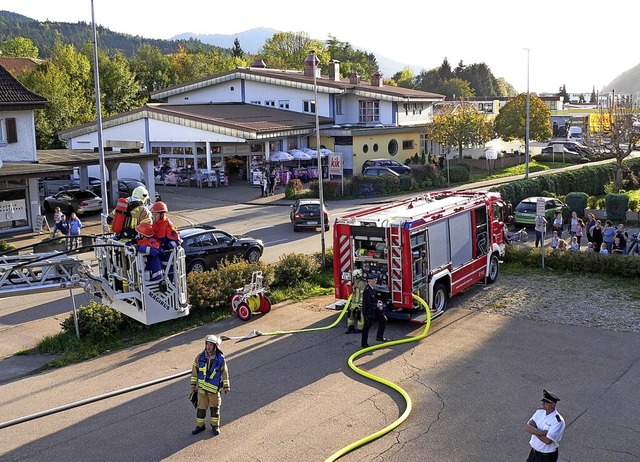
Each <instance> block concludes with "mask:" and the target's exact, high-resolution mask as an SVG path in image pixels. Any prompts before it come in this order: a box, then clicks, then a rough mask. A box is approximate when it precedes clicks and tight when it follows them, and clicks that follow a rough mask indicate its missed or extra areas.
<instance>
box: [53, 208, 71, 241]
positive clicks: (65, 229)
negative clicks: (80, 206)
mask: <svg viewBox="0 0 640 462" xmlns="http://www.w3.org/2000/svg"><path fill="white" fill-rule="evenodd" d="M53 236H54V237H60V236H62V238H63V239H64V242H65V244H64V246H65V248H67V246H68V244H67V236H69V222H68V221H67V217H66V216H65V214H64V213H62V214H60V221H59V222H57V223H56V226H55V228H53Z"/></svg>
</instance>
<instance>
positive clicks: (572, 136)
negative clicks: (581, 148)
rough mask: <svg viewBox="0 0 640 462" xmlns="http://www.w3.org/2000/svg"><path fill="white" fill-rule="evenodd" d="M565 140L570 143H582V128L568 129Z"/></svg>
mask: <svg viewBox="0 0 640 462" xmlns="http://www.w3.org/2000/svg"><path fill="white" fill-rule="evenodd" d="M567 139H568V140H571V141H576V142H578V143H580V142H582V128H580V127H569V133H567Z"/></svg>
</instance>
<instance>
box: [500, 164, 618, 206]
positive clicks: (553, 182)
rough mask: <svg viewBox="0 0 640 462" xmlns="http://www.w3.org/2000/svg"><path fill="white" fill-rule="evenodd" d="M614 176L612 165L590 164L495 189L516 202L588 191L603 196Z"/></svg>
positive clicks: (588, 193)
mask: <svg viewBox="0 0 640 462" xmlns="http://www.w3.org/2000/svg"><path fill="white" fill-rule="evenodd" d="M612 179H613V166H612V165H589V166H586V167H582V168H580V169H577V170H569V171H565V172H560V173H551V174H547V175H542V176H539V177H536V178H530V179H526V180H525V179H523V180H517V181H512V182H511V183H507V184H503V185H500V186H496V187H495V188H491V190H492V191H498V192H499V193H500V194H501V195H502V198H503V199H505V200H507V201H509V202H511V203H512V204H518V203H519V202H520V201H521V200H523V199H526V198H527V197H531V196H543V195H547V194H552V195H554V196H564V195H567V194H569V193H572V192H584V193H586V194H587V195H590V196H594V195H601V194H604V187H605V185H606V184H607V183H609V182H610V181H611V180H612Z"/></svg>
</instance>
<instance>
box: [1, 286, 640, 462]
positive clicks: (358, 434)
mask: <svg viewBox="0 0 640 462" xmlns="http://www.w3.org/2000/svg"><path fill="white" fill-rule="evenodd" d="M483 290H490V288H488V289H485V288H483V287H481V286H476V287H474V288H472V289H471V293H470V294H469V295H470V296H481V294H482V291H483ZM459 301H460V303H453V306H452V308H451V309H450V310H449V311H448V312H447V313H446V314H445V315H444V316H442V317H440V318H438V319H437V320H435V321H434V323H433V325H432V328H431V332H430V333H429V335H428V336H427V337H426V339H424V340H422V341H420V342H419V343H409V344H404V345H399V346H394V347H390V348H388V349H386V348H385V349H382V350H379V351H375V352H372V353H369V354H366V355H365V356H363V357H361V358H360V359H358V360H357V361H356V363H357V364H358V365H359V366H360V367H362V368H363V369H365V370H367V371H369V372H371V373H374V374H376V375H379V376H382V377H383V378H385V379H387V380H390V381H392V382H394V383H396V384H398V385H399V386H401V387H402V388H403V389H404V390H405V391H406V392H407V393H408V394H409V396H410V397H411V400H412V412H411V414H410V416H409V418H408V420H407V421H406V422H405V423H404V424H402V425H400V426H399V427H398V428H397V429H395V430H393V431H392V432H391V433H390V434H388V435H386V436H384V437H382V438H380V439H378V440H376V441H374V442H372V443H370V444H368V445H366V446H364V447H362V448H360V449H357V450H356V451H354V452H352V453H350V454H348V455H346V456H345V457H344V458H342V459H341V460H345V461H415V460H423V461H443V460H445V461H451V462H453V461H460V462H462V461H465V462H466V461H505V462H507V461H514V460H524V459H525V458H526V454H527V452H528V449H527V448H528V438H527V435H526V434H525V433H524V430H523V427H524V424H525V422H526V421H527V420H528V419H529V417H530V416H531V415H532V414H533V412H534V410H535V408H536V407H537V406H539V398H540V396H541V393H542V389H543V388H547V389H550V390H553V391H554V392H555V393H556V394H558V395H559V396H560V397H561V399H562V401H561V402H560V403H559V407H558V409H559V411H560V412H561V413H562V414H563V415H564V417H565V419H566V422H567V431H566V433H565V438H564V439H563V441H562V446H561V448H562V449H561V453H560V454H561V457H560V460H562V461H616V462H626V461H635V460H637V459H638V457H640V440H639V439H638V438H637V431H638V418H637V416H638V411H640V409H639V404H638V402H639V401H638V397H637V393H636V391H637V383H638V381H639V380H640V361H639V359H640V358H639V356H638V351H640V336H638V335H635V334H628V333H624V334H621V333H615V332H610V331H604V330H596V329H587V328H579V327H572V326H559V325H553V324H548V323H538V322H529V321H523V320H515V319H512V318H506V317H501V316H490V315H487V314H483V313H478V312H474V311H469V310H465V309H464V306H463V300H462V299H459ZM336 316H337V313H336V312H334V311H328V310H325V309H322V308H321V307H320V308H318V307H316V306H313V305H311V303H308V304H304V303H303V304H289V305H286V306H280V307H276V308H275V309H274V310H273V311H272V312H271V313H269V314H268V315H264V316H256V317H254V318H253V319H252V320H251V321H249V322H247V323H243V322H242V321H240V320H238V319H228V320H225V321H223V322H221V323H217V324H214V325H210V326H204V327H201V328H197V329H194V330H192V331H189V332H185V333H182V334H179V335H176V336H173V337H170V338H166V339H161V340H159V341H156V342H151V343H149V344H146V345H141V346H137V347H132V348H129V349H126V350H122V351H117V352H113V353H111V354H107V355H103V356H102V357H99V358H96V359H94V360H92V361H87V362H85V363H82V364H77V365H73V366H69V367H65V368H62V369H57V370H52V371H47V372H43V373H40V374H38V375H37V376H34V377H27V378H23V379H20V380H15V381H13V382H10V383H5V384H4V385H2V386H1V387H0V415H1V416H2V419H1V420H3V421H5V419H7V420H9V419H14V418H18V417H21V416H25V415H29V414H32V413H37V412H40V411H42V410H44V409H50V408H54V407H56V406H61V405H64V404H67V403H71V402H75V401H79V400H84V399H87V398H90V397H93V396H96V395H100V394H103V393H107V392H112V391H114V390H118V389H122V388H124V387H129V386H132V385H135V384H139V383H143V382H146V381H149V380H152V379H157V378H160V377H164V376H169V375H173V374H176V373H179V372H182V371H186V370H188V369H189V368H190V364H191V362H192V361H193V357H194V356H195V354H196V353H197V352H198V351H199V350H200V349H201V348H202V346H203V341H202V339H203V338H204V336H205V334H207V333H210V332H214V333H216V334H223V335H229V336H241V335H245V334H248V333H249V332H251V331H252V330H254V329H258V330H260V331H262V332H273V331H280V330H289V329H299V328H307V327H318V326H326V325H329V324H330V323H331V322H332V321H333V320H334V319H335V318H336ZM422 329H423V327H420V326H416V325H411V324H406V323H391V324H390V325H389V327H388V329H387V334H388V335H389V336H390V337H392V338H394V339H399V338H404V337H407V336H413V335H417V334H419V333H420V332H422ZM358 344H359V337H358V336H357V335H345V334H344V325H343V324H341V325H340V326H339V327H336V328H334V329H330V330H322V331H316V332H303V333H296V334H284V335H277V336H261V337H257V338H254V339H251V340H244V341H225V342H224V343H223V345H222V346H223V351H224V352H225V354H226V357H227V359H228V361H229V367H230V372H231V392H230V393H229V394H228V395H224V398H223V406H222V434H221V435H220V436H218V437H215V438H214V437H212V436H211V433H210V432H209V431H207V432H206V433H203V434H201V435H198V436H195V437H194V436H192V435H191V433H190V431H191V429H192V428H193V427H194V426H195V416H194V410H193V408H192V407H191V405H190V403H189V402H188V401H187V395H188V390H189V380H188V378H187V377H182V378H178V379H174V380H170V381H168V382H165V383H162V384H159V385H155V386H151V387H148V388H144V389H142V390H139V391H135V392H132V393H129V394H125V395H119V396H117V397H113V398H109V399H105V400H101V401H98V402H96V403H93V404H88V405H86V406H83V407H79V408H75V409H72V410H68V411H65V412H61V413H58V414H55V415H51V416H47V417H43V418H40V419H38V420H34V421H29V422H26V423H21V424H18V425H15V426H11V427H8V428H4V429H1V430H0V448H1V449H0V452H1V453H2V456H0V460H2V461H4V460H22V461H43V462H44V461H46V462H58V461H60V462H62V461H68V460H82V461H100V462H105V461H122V460H136V461H158V460H166V461H192V460H211V459H215V460H220V461H229V462H231V461H250V460H256V461H257V460H260V461H263V462H268V461H274V462H275V461H283V460H296V461H297V460H305V461H307V460H308V461H316V460H317V461H322V460H325V459H327V458H328V457H329V456H331V455H332V454H333V453H335V452H336V451H338V450H340V449H341V448H343V447H345V446H347V445H349V444H350V443H352V442H354V441H356V440H358V439H360V438H363V437H365V436H367V435H370V434H372V433H374V432H376V431H378V430H380V429H382V428H383V427H385V426H387V425H389V424H390V423H391V422H393V421H394V420H395V419H396V418H398V416H399V415H401V414H402V412H404V410H405V403H404V401H403V400H402V399H401V397H400V396H399V395H398V394H397V393H396V392H395V391H392V390H390V389H389V388H387V387H384V386H382V385H379V384H373V383H372V382H370V381H368V380H366V379H364V378H362V377H360V376H357V375H356V374H355V373H354V372H353V371H351V370H350V369H349V368H348V366H347V358H348V357H349V355H350V354H352V353H353V352H355V351H356V350H357V349H358Z"/></svg>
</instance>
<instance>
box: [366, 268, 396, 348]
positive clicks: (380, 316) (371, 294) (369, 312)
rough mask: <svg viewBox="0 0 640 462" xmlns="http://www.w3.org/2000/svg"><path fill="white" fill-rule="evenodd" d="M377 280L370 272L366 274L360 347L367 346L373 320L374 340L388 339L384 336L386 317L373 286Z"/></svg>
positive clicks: (384, 340) (382, 340)
mask: <svg viewBox="0 0 640 462" xmlns="http://www.w3.org/2000/svg"><path fill="white" fill-rule="evenodd" d="M377 281H378V277H377V276H376V275H375V274H373V273H370V274H369V275H368V276H367V286H366V287H365V289H364V292H363V293H362V311H363V314H364V327H363V328H362V341H361V346H362V348H367V347H368V346H369V329H371V325H372V324H373V323H374V322H377V323H378V333H377V335H376V340H377V341H378V342H388V341H389V339H388V338H385V337H384V329H385V327H387V317H386V316H385V315H384V313H383V312H382V310H383V305H382V302H381V301H380V300H378V298H377V297H376V290H375V289H374V286H375V285H376V282H377Z"/></svg>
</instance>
